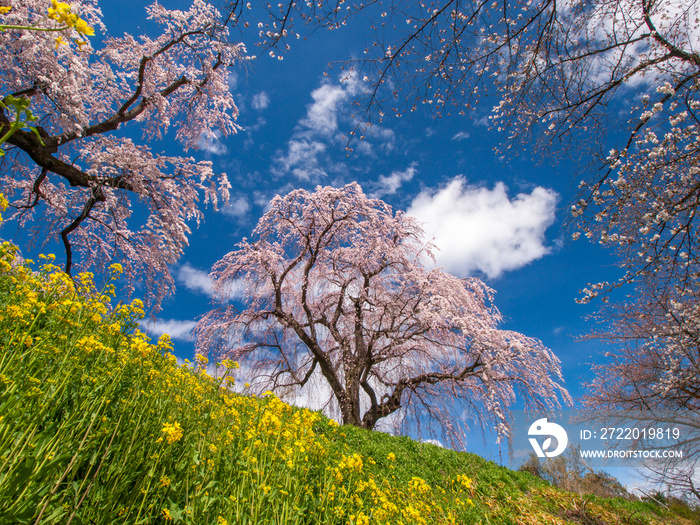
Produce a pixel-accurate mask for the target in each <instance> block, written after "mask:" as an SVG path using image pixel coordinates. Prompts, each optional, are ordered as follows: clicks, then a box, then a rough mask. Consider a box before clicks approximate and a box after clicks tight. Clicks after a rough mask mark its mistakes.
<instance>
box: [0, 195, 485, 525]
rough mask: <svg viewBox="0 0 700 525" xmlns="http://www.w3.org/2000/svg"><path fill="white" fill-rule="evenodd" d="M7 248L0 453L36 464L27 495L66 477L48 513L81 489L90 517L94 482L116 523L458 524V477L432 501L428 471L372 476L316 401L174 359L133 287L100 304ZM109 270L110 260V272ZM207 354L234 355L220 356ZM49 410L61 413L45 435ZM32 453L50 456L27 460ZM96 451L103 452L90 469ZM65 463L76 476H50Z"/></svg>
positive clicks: (89, 286) (63, 514) (65, 506)
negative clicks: (445, 501) (302, 405)
mask: <svg viewBox="0 0 700 525" xmlns="http://www.w3.org/2000/svg"><path fill="white" fill-rule="evenodd" d="M1 204H2V202H1V201H0V205H1ZM16 252H17V250H16V248H15V247H13V246H12V245H11V244H9V243H4V244H2V245H0V351H1V352H2V353H0V404H1V403H4V402H6V400H7V399H13V400H14V399H21V402H20V403H15V404H14V405H13V404H7V405H3V406H9V407H10V408H9V409H8V410H7V411H6V412H4V413H3V417H2V419H0V439H2V436H3V435H9V436H14V435H18V436H20V435H21V436H24V437H23V438H22V439H24V441H22V440H18V441H16V442H15V441H13V442H12V443H7V444H3V447H6V448H3V450H6V451H8V452H3V453H4V454H6V459H3V458H2V457H0V461H1V462H3V463H2V465H3V469H4V472H6V473H7V475H8V476H12V475H14V474H13V473H14V472H18V471H20V469H24V468H25V467H24V465H25V464H32V465H34V464H36V467H35V468H36V469H38V470H37V472H34V473H32V475H31V480H32V481H31V482H29V484H28V485H27V486H26V487H23V488H22V490H24V491H25V492H26V493H27V494H28V495H31V494H34V493H35V494H37V495H38V496H37V498H44V497H45V494H46V491H45V487H46V486H57V487H61V491H65V493H64V492H58V493H57V494H55V495H54V496H52V497H51V498H50V499H49V498H47V499H46V501H45V502H46V506H47V510H46V516H50V519H53V520H55V521H57V522H67V521H70V516H71V513H72V512H78V510H76V508H75V502H76V501H80V502H82V503H81V505H82V507H81V509H79V512H81V513H82V514H80V517H81V520H82V521H84V522H91V521H95V522H97V523H102V522H103V521H102V518H101V517H99V516H97V515H96V514H90V512H92V510H91V509H93V508H94V509H101V508H104V506H103V503H104V502H102V503H100V502H99V501H98V500H97V499H94V500H93V499H92V498H93V497H94V498H101V497H104V495H105V494H109V495H110V497H113V498H114V502H113V503H110V505H112V508H114V509H115V514H118V516H119V517H118V520H119V521H120V522H124V523H136V522H158V521H160V522H170V521H171V520H172V521H173V522H178V523H179V522H182V523H189V524H194V523H211V522H212V521H213V520H215V521H216V523H219V524H226V523H242V522H248V523H272V522H274V523H290V524H293V523H331V522H335V523H351V524H353V525H369V524H370V523H372V524H375V523H376V524H386V525H389V524H392V525H409V524H422V523H456V521H455V520H456V519H457V516H463V514H460V513H463V512H465V511H464V509H465V508H466V506H467V505H469V504H470V503H471V502H470V500H465V498H464V496H463V494H462V492H463V491H465V490H471V480H470V479H469V478H467V477H466V476H464V477H457V479H455V480H454V481H453V482H452V484H451V485H450V483H449V482H448V484H447V485H446V488H447V489H448V490H449V491H450V494H453V495H454V497H455V498H456V500H455V501H454V504H453V506H452V507H449V506H448V507H445V508H443V507H444V505H442V506H441V504H436V500H435V498H434V495H435V494H436V489H435V488H434V487H432V486H431V485H430V484H429V483H428V482H427V481H425V480H423V479H421V478H417V477H414V478H412V479H410V480H399V479H394V478H387V477H386V476H383V477H382V476H380V475H378V474H377V473H378V471H377V470H375V468H379V467H378V466H377V463H376V462H375V461H374V460H373V459H372V458H371V457H367V456H363V455H361V454H359V453H357V452H355V451H353V450H350V449H348V448H347V444H345V441H344V439H343V436H344V434H343V432H342V429H341V428H339V427H338V425H337V423H335V422H332V421H329V420H326V419H325V418H323V417H322V416H321V415H320V414H319V413H318V412H313V411H310V410H306V409H299V408H295V407H291V406H289V405H288V404H286V403H284V402H282V401H281V400H280V399H279V398H278V397H277V396H275V395H274V394H271V393H269V394H268V395H266V396H265V397H263V398H257V397H254V396H249V395H245V396H244V395H237V394H234V393H233V392H231V391H230V390H228V389H226V388H222V383H221V382H220V381H219V380H217V379H215V378H211V377H209V376H208V375H206V374H205V373H204V371H203V370H201V367H202V365H204V364H206V363H205V361H204V359H202V358H201V357H200V358H198V359H197V362H198V364H199V365H200V366H199V369H197V368H194V369H193V368H192V367H191V366H180V365H178V364H177V360H176V358H175V356H174V355H173V354H172V353H170V351H171V350H172V342H171V340H170V338H169V337H168V336H167V335H164V336H162V337H161V338H160V340H159V341H158V343H157V344H156V345H154V344H151V343H150V340H149V339H148V337H147V336H146V335H145V334H144V333H142V332H140V331H139V330H138V328H137V327H138V320H139V319H141V318H142V317H143V315H144V311H143V304H142V303H141V302H140V301H138V300H135V301H133V302H132V303H131V304H128V305H120V306H116V307H112V306H111V302H110V299H111V297H112V295H113V294H114V290H113V287H110V286H111V284H110V283H109V282H108V283H107V284H106V285H105V286H103V287H102V289H98V288H97V287H96V286H95V284H94V278H93V276H92V275H91V274H83V275H80V276H77V277H76V279H75V280H73V279H71V278H70V277H69V276H67V275H65V274H64V273H63V272H61V270H60V268H58V267H57V266H55V265H54V264H53V258H52V257H44V258H43V259H44V264H43V266H41V267H40V268H39V269H38V270H37V271H33V270H31V269H30V268H29V267H27V266H26V265H24V264H21V263H20V262H19V261H18V260H17V257H16ZM120 273H121V268H120V267H118V266H117V265H113V266H112V267H111V268H110V278H114V277H116V276H117V275H118V274H120ZM218 366H221V367H223V368H224V369H225V371H226V374H228V373H229V372H231V371H233V370H236V369H238V363H236V362H234V361H230V360H225V361H223V362H222V363H220V364H219V365H218ZM3 396H5V397H3ZM13 407H14V408H13ZM61 418H67V419H65V420H62V419H61ZM81 418H82V419H81ZM46 421H57V423H56V429H57V430H56V432H57V434H56V435H55V436H52V437H51V439H46V438H45V437H44V435H43V434H42V432H44V430H43V429H44V428H45V424H46ZM62 421H63V422H62ZM32 425H33V426H32ZM37 436H39V437H37ZM13 439H14V438H13ZM175 444H177V446H172V445H175ZM385 454H386V453H385ZM30 456H31V458H38V457H41V458H46V459H45V460H44V463H37V462H36V461H34V460H33V459H32V460H31V461H28V462H25V460H26V459H27V458H28V457H30ZM385 457H386V459H387V460H389V461H391V462H394V461H396V455H395V454H394V453H389V454H388V455H386V456H385ZM7 458H10V459H7ZM74 458H75V459H74ZM103 458H104V459H103ZM107 459H109V461H110V462H111V464H112V466H110V468H109V469H107V468H104V467H103V468H102V469H101V472H100V476H99V477H97V476H96V475H95V472H96V470H97V469H98V467H99V465H100V464H102V463H101V462H103V461H107ZM41 469H43V470H41ZM64 472H65V473H67V474H64ZM384 472H385V473H386V471H384ZM391 472H395V470H392V471H391ZM64 475H65V476H67V477H68V479H72V480H74V481H75V483H62V482H60V479H61V476H64ZM80 476H89V479H88V478H86V479H85V480H83V479H82V478H80ZM110 476H111V477H110ZM93 479H94V481H93ZM92 483H94V485H95V486H94V487H93V488H92V489H91V490H90V491H89V492H87V491H85V490H84V488H85V487H86V486H90V484H92ZM98 485H99V486H98ZM81 487H82V488H81ZM3 490H6V489H5V488H4V486H3V485H2V476H0V496H6V494H5V493H4V492H2V491H3ZM81 491H82V492H81ZM453 499H454V498H453ZM6 501H12V498H9V499H6ZM17 501H18V502H19V503H18V505H20V504H21V502H22V498H19V499H17ZM41 501H42V502H43V501H44V500H41ZM450 501H453V500H450ZM465 501H466V503H465ZM42 506H43V503H42V504H41V505H39V506H38V507H39V508H41V507H42ZM11 510H12V509H10V510H8V512H9V511H11ZM95 512H97V510H95ZM34 521H38V522H42V521H41V520H37V519H36V518H34V519H33V520H32V522H34Z"/></svg>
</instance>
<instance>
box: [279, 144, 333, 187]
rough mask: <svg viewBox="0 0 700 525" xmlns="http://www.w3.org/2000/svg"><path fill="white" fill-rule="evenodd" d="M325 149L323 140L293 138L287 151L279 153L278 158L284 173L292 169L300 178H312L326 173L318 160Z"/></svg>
mask: <svg viewBox="0 0 700 525" xmlns="http://www.w3.org/2000/svg"><path fill="white" fill-rule="evenodd" d="M325 149H326V145H325V144H323V143H322V142H317V141H315V140H308V139H298V140H296V139H292V140H290V141H289V142H288V143H287V153H286V154H284V155H279V156H278V157H277V159H276V160H277V162H278V164H279V165H280V166H281V168H282V170H283V173H284V172H289V171H291V172H292V173H293V174H294V175H295V176H296V177H297V178H298V179H301V180H310V179H311V178H312V177H320V176H323V175H325V174H326V172H325V171H324V170H323V169H322V168H321V167H320V163H319V160H318V156H319V155H320V154H321V153H323V152H324V151H325Z"/></svg>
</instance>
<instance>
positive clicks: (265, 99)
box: [250, 91, 270, 111]
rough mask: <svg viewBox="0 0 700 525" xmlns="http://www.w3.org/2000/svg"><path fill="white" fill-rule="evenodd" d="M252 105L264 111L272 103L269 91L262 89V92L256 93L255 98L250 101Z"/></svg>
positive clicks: (257, 109)
mask: <svg viewBox="0 0 700 525" xmlns="http://www.w3.org/2000/svg"><path fill="white" fill-rule="evenodd" d="M250 105H251V106H252V107H253V109H254V110H256V111H262V110H263V109H266V108H267V106H269V105H270V97H269V96H268V95H267V93H265V92H264V91H261V92H260V93H256V94H255V95H253V100H252V102H251V103H250Z"/></svg>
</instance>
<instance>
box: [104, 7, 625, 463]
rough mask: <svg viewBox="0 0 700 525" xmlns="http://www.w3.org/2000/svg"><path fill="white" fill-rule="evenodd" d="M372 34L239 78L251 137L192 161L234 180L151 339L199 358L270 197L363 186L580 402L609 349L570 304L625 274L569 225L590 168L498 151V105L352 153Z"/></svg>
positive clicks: (124, 15)
mask: <svg viewBox="0 0 700 525" xmlns="http://www.w3.org/2000/svg"><path fill="white" fill-rule="evenodd" d="M161 3H162V4H163V5H164V6H165V7H167V8H185V7H186V6H187V5H188V2H185V1H181V0H177V1H175V0H162V1H161ZM100 5H101V7H102V10H103V14H104V18H103V21H104V22H105V24H106V26H107V29H108V32H109V33H110V34H111V35H113V36H118V35H120V34H121V33H122V32H124V31H128V32H131V33H132V34H135V33H139V32H141V31H143V30H150V29H149V28H150V25H149V23H148V22H147V21H146V14H145V10H144V9H143V4H142V3H141V2H136V1H134V0H123V1H121V2H101V3H100ZM370 37H371V35H369V34H367V33H365V28H364V27H363V26H362V25H361V24H358V25H356V26H353V25H350V27H347V28H344V29H343V30H341V31H334V32H324V31H319V32H316V33H314V34H313V35H311V36H310V37H309V38H308V40H304V39H302V40H299V41H295V42H292V44H293V45H292V48H291V50H290V51H289V52H288V53H287V54H285V55H284V59H283V60H278V59H276V58H271V57H269V56H267V55H263V56H262V57H261V58H260V59H259V60H255V61H250V62H248V63H246V65H245V66H246V67H245V68H244V67H241V68H239V69H237V70H236V71H235V72H234V73H233V74H232V75H231V79H230V86H231V89H232V92H233V93H234V94H235V100H236V103H237V105H238V107H239V110H240V117H239V120H238V123H239V124H240V125H241V126H242V127H243V128H244V129H243V131H241V132H240V133H239V134H237V135H235V136H231V137H226V138H215V139H213V140H210V141H208V142H207V143H203V149H202V150H201V151H199V152H189V153H188V155H189V154H194V156H195V157H196V158H197V159H199V160H201V159H209V160H211V161H212V162H213V164H214V169H215V171H218V172H225V173H226V174H227V175H228V177H229V180H230V181H231V183H232V186H233V188H232V192H231V202H230V204H229V205H228V206H226V207H225V208H222V209H221V210H219V211H217V212H215V211H213V210H211V209H209V210H208V212H207V218H206V221H205V222H204V223H203V224H202V225H201V226H200V227H199V228H197V229H195V230H194V232H193V234H192V236H191V239H190V247H189V249H188V250H186V252H185V254H184V256H183V257H182V259H181V264H180V265H179V266H178V267H177V268H175V269H174V273H175V275H176V276H177V286H178V291H177V293H176V295H174V296H173V297H171V298H169V299H168V300H166V302H165V303H164V308H163V310H162V311H161V312H159V313H158V315H157V317H156V319H155V321H151V322H150V323H149V324H147V325H146V328H147V329H148V330H149V332H150V333H151V334H152V335H153V336H154V337H157V336H158V335H159V334H160V333H162V332H163V331H167V332H168V333H170V334H171V336H172V337H173V339H175V340H176V353H177V355H178V356H179V357H180V358H189V359H191V358H192V356H193V353H194V346H193V344H192V342H191V341H189V340H188V335H189V331H190V330H191V329H192V327H193V326H194V324H195V322H196V320H197V318H198V317H199V316H201V315H203V314H204V313H205V312H206V311H207V310H208V309H209V308H210V289H209V283H208V278H207V273H208V272H209V270H210V268H211V266H212V265H213V264H214V263H215V262H216V261H217V260H219V259H220V258H222V257H223V256H224V255H225V254H226V253H227V252H228V251H230V250H232V249H234V246H235V244H236V243H237V242H239V241H240V240H241V239H242V237H244V236H247V235H250V232H251V231H252V229H253V228H254V226H255V224H256V222H257V220H258V219H259V217H260V216H261V215H262V214H263V213H264V211H265V209H266V205H267V203H268V202H269V200H270V199H271V198H272V197H273V196H274V195H276V194H285V193H287V192H289V191H291V190H292V189H296V188H305V189H309V190H312V189H313V188H314V187H315V186H316V185H332V186H342V185H345V184H347V183H349V182H352V181H357V182H359V183H360V185H361V186H362V187H363V189H364V191H365V193H367V194H368V195H370V196H373V197H378V198H381V199H383V200H384V201H386V202H388V203H389V204H391V205H392V206H393V207H394V208H395V209H401V210H406V211H408V212H409V213H411V214H415V215H416V216H417V217H418V218H419V219H421V220H423V221H424V222H425V228H426V231H427V232H428V234H429V237H431V238H434V242H435V243H436V244H437V245H438V247H439V248H440V251H439V252H438V253H437V257H438V264H439V265H441V266H444V267H445V269H446V270H448V271H450V272H452V273H454V274H456V275H459V276H462V277H465V276H469V275H471V276H478V277H481V278H482V279H484V280H485V282H486V283H487V284H488V285H489V286H491V287H492V288H494V289H495V290H496V292H497V293H496V299H495V301H496V306H497V307H498V308H499V309H500V310H501V312H502V314H503V315H504V317H505V319H506V322H505V324H504V328H508V329H512V330H517V331H519V332H522V333H524V334H526V335H528V336H532V337H536V338H538V339H540V340H541V341H542V342H543V343H544V344H545V345H546V346H547V347H549V348H551V349H552V350H553V351H554V353H555V354H556V355H557V356H558V357H559V359H560V360H561V361H562V367H563V373H564V377H565V384H566V387H567V388H568V389H569V391H570V392H571V394H572V395H573V396H574V398H577V397H578V396H580V395H582V394H583V393H585V388H584V386H583V385H584V384H585V382H586V381H588V380H590V379H591V377H592V376H591V372H590V364H591V363H592V362H595V361H599V360H600V359H601V352H602V350H603V345H602V343H599V342H595V341H588V342H580V341H577V340H576V338H577V337H579V336H581V335H584V334H586V333H587V332H589V331H590V330H591V329H592V327H593V326H592V325H591V324H590V323H589V322H587V321H586V320H585V316H586V315H588V314H590V313H592V312H593V310H594V309H595V306H596V305H579V304H576V302H575V299H576V298H577V297H579V296H580V293H579V290H580V289H582V288H583V287H585V286H586V285H587V284H588V283H589V282H596V281H600V280H603V279H614V278H615V277H616V276H618V275H619V271H618V270H617V269H616V268H615V265H614V258H613V257H612V255H611V254H610V253H606V252H604V251H602V250H601V248H600V247H599V246H597V245H595V244H591V243H589V242H588V241H586V240H585V239H583V240H579V241H576V242H574V241H571V240H570V237H571V236H570V233H567V232H566V231H565V230H564V229H563V226H564V221H565V220H566V219H567V218H568V215H567V214H568V211H567V210H568V208H569V206H570V205H571V203H572V202H573V201H574V200H575V198H576V192H577V185H578V181H579V180H580V178H582V177H584V178H585V177H586V174H585V173H580V172H579V174H578V175H576V173H577V169H578V168H576V167H575V166H574V165H573V164H572V163H570V162H568V161H567V160H566V157H565V156H563V155H560V153H561V152H555V153H554V154H553V155H552V156H551V157H548V156H541V155H540V156H539V157H538V158H534V159H533V158H532V157H533V155H532V154H531V152H529V151H520V154H519V155H518V156H515V155H513V156H509V157H504V156H502V155H501V154H498V153H496V152H494V149H493V148H494V146H496V145H498V144H499V143H500V141H501V140H502V139H503V138H504V137H503V136H502V135H499V134H498V133H497V132H496V131H490V130H489V129H488V119H487V117H488V111H489V110H490V108H491V107H492V106H493V105H494V104H495V102H494V103H491V101H490V100H489V99H487V100H486V101H485V103H484V104H482V106H481V107H480V108H479V110H478V111H476V112H474V113H472V114H470V115H468V116H466V117H465V116H462V117H460V116H451V117H443V118H440V119H436V118H433V117H432V116H431V115H430V113H429V112H428V111H426V110H425V108H419V111H417V112H415V113H413V114H411V115H408V116H405V117H401V118H393V117H392V118H391V119H387V120H385V121H384V122H383V123H381V124H380V125H376V126H374V127H373V131H372V133H369V134H367V136H366V139H365V140H364V141H362V142H359V143H357V142H355V143H350V145H351V146H352V147H353V151H351V152H347V151H346V146H347V145H348V139H347V133H348V132H349V131H351V130H352V129H353V127H354V125H355V121H354V120H353V117H352V113H353V107H352V106H351V103H352V101H353V100H354V98H355V97H357V96H358V95H359V94H360V93H361V91H362V81H361V79H359V78H358V77H353V76H351V77H349V78H348V75H347V71H346V70H341V68H340V64H339V62H341V61H343V60H344V59H347V58H349V57H352V56H358V54H359V53H361V51H362V49H363V48H364V46H365V44H367V43H368V42H369V41H370V40H369V38H370ZM93 38H100V35H97V36H96V37H93ZM256 51H257V50H256V49H254V48H252V47H251V48H249V52H250V53H255V52H256ZM331 62H333V63H335V64H334V65H333V67H331V68H329V66H328V64H329V63H331ZM343 79H344V80H343ZM137 136H138V135H137ZM151 146H152V147H153V148H154V149H162V150H164V151H166V152H167V153H169V154H177V153H178V150H177V144H174V143H172V144H170V143H168V142H167V141H165V142H163V143H160V144H152V145H151ZM241 379H242V380H244V379H245V378H241ZM482 446H483V445H482V444H481V443H475V450H477V451H483V452H485V453H487V455H488V454H492V453H493V450H492V447H486V448H485V449H484V448H482ZM487 449H488V450H487ZM489 450H490V451H491V452H489Z"/></svg>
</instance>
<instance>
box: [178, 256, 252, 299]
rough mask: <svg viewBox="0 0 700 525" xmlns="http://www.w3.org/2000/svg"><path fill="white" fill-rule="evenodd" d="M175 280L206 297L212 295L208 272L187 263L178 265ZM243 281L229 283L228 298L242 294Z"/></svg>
mask: <svg viewBox="0 0 700 525" xmlns="http://www.w3.org/2000/svg"><path fill="white" fill-rule="evenodd" d="M177 281H178V282H179V283H182V284H183V285H184V286H185V288H187V289H188V290H190V291H191V292H195V293H201V294H204V295H206V296H208V297H214V284H213V282H212V280H211V278H210V277H209V272H205V271H204V270H199V269H197V268H194V267H193V266H191V265H190V264H189V263H185V264H183V265H182V266H180V269H179V270H178V272H177ZM244 291H245V290H244V286H243V283H242V282H240V281H238V280H236V281H234V282H233V283H231V284H229V285H228V287H227V289H226V293H227V294H228V297H227V298H228V300H233V299H240V298H241V297H243V294H244Z"/></svg>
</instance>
